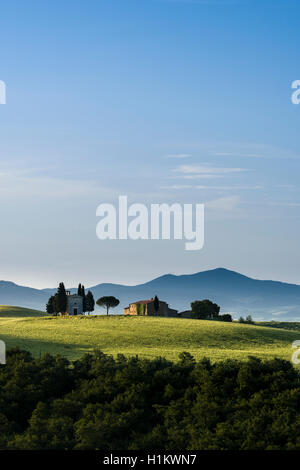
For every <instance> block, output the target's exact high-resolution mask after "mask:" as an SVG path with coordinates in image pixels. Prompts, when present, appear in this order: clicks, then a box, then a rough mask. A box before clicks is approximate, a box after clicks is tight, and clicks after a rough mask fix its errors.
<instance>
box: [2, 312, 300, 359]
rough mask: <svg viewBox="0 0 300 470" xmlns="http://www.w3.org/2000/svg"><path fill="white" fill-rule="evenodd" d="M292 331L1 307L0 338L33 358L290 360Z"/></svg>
mask: <svg viewBox="0 0 300 470" xmlns="http://www.w3.org/2000/svg"><path fill="white" fill-rule="evenodd" d="M298 326H299V325H298V324H295V327H294V329H284V328H283V327H281V328H278V327H277V328H274V327H268V326H256V325H245V324H239V323H222V322H214V321H204V320H189V319H175V318H155V317H123V316H108V317H106V316H90V317H88V316H85V317H48V316H46V315H45V314H43V313H42V312H38V311H36V310H28V309H21V308H18V307H7V306H0V339H2V340H3V341H5V342H6V344H7V348H8V349H9V348H11V347H14V346H19V347H20V348H24V349H26V350H29V351H31V352H32V353H33V354H34V355H36V356H38V355H40V354H42V353H44V352H49V353H51V354H62V355H64V356H66V357H67V358H68V359H76V358H78V357H80V356H81V355H82V354H83V353H86V352H90V351H93V349H95V348H98V349H101V350H102V351H103V352H105V353H107V354H113V355H116V354H118V353H122V354H125V355H136V354H138V355H139V356H140V357H147V358H153V357H157V356H164V357H167V358H168V359H172V360H175V361H176V360H177V358H178V354H179V353H180V352H181V351H188V352H190V353H191V354H193V355H194V356H195V357H196V358H201V357H203V356H206V357H209V358H210V359H211V360H213V361H215V360H221V359H224V358H228V357H230V358H237V359H247V357H248V356H249V355H255V356H259V357H261V358H271V357H275V356H276V357H281V358H285V359H288V360H289V359H290V358H291V354H292V348H291V344H292V342H293V341H294V340H297V339H300V331H299V328H298Z"/></svg>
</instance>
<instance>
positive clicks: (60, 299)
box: [55, 282, 67, 313]
mask: <svg viewBox="0 0 300 470" xmlns="http://www.w3.org/2000/svg"><path fill="white" fill-rule="evenodd" d="M55 297H56V302H55V305H56V307H55V311H56V312H57V313H65V312H66V311H67V294H66V289H65V286H64V283H63V282H60V284H59V286H58V289H57V294H56V296H55Z"/></svg>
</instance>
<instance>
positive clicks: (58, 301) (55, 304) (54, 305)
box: [46, 282, 120, 315]
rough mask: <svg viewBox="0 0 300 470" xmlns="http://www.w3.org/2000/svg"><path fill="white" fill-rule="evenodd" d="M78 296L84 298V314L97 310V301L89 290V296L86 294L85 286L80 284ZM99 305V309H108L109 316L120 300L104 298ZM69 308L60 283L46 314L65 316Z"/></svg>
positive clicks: (51, 298)
mask: <svg viewBox="0 0 300 470" xmlns="http://www.w3.org/2000/svg"><path fill="white" fill-rule="evenodd" d="M77 295H80V296H81V297H82V311H83V313H86V312H88V313H89V314H90V313H91V312H93V311H94V310H95V300H94V296H93V294H92V292H91V291H90V290H89V291H88V292H87V294H86V293H85V288H84V285H82V284H80V283H79V285H78V288H77ZM96 303H97V305H98V306H99V307H104V308H105V309H106V313H107V315H108V314H109V310H110V309H111V308H115V307H117V306H118V305H119V303H120V301H119V299H116V298H115V297H113V296H103V297H101V298H100V299H98V300H97V302H96ZM67 308H68V296H67V292H66V289H65V286H64V283H63V282H60V283H59V286H58V289H57V292H56V293H55V294H54V295H51V297H50V298H49V300H48V302H47V304H46V312H47V313H49V315H58V314H62V315H63V314H65V313H66V312H67Z"/></svg>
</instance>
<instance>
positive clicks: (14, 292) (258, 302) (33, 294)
mask: <svg viewBox="0 0 300 470" xmlns="http://www.w3.org/2000/svg"><path fill="white" fill-rule="evenodd" d="M90 289H91V291H92V292H93V294H94V297H95V298H99V297H101V296H103V295H114V296H116V297H117V298H119V299H120V307H119V309H118V310H117V309H116V311H115V313H122V312H123V308H124V307H126V306H127V305H128V304H129V302H134V301H137V300H141V299H145V298H151V297H153V296H154V295H158V297H159V298H161V299H162V300H165V301H167V302H168V303H169V304H170V307H172V308H175V309H177V310H179V311H180V310H186V309H188V308H189V306H190V302H191V301H193V300H196V299H204V298H209V299H211V300H213V301H214V302H216V303H218V304H219V305H220V306H221V311H222V312H223V313H224V312H230V313H232V314H233V316H234V317H235V318H238V317H239V316H240V315H248V314H251V315H252V317H253V318H254V319H256V320H272V319H273V320H278V321H297V320H300V286H299V285H295V284H288V283H284V282H277V281H268V280H267V281H264V280H258V279H252V278H250V277H247V276H244V275H242V274H239V273H237V272H235V271H230V270H227V269H224V268H218V269H213V270H209V271H202V272H198V273H195V274H187V275H179V276H175V275H172V274H167V275H164V276H161V277H158V278H156V279H153V280H152V281H149V282H146V283H143V284H139V285H136V286H126V285H120V284H108V283H103V284H98V285H95V286H92V287H90ZM71 290H72V291H75V289H71ZM55 291H56V289H41V290H39V289H33V288H29V287H24V286H18V285H17V284H14V283H12V282H6V281H0V303H1V304H6V305H19V306H24V307H27V308H33V309H37V310H43V309H45V304H46V302H47V300H48V298H49V296H50V295H51V294H52V293H54V292H55ZM98 313H100V312H99V310H98Z"/></svg>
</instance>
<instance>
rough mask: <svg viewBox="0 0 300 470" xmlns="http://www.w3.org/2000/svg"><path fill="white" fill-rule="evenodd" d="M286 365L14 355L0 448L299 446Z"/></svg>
mask: <svg viewBox="0 0 300 470" xmlns="http://www.w3.org/2000/svg"><path fill="white" fill-rule="evenodd" d="M299 436H300V374H299V372H298V371H297V370H296V369H295V368H294V367H293V366H292V364H291V363H290V362H288V361H285V360H282V359H272V360H268V361H261V360H260V359H257V358H254V357H250V358H248V360H247V361H244V362H241V361H236V360H232V359H227V360H225V361H223V362H217V363H214V364H212V363H210V361H209V360H208V359H202V360H200V361H198V362H196V361H195V359H194V358H193V357H192V356H191V355H190V354H189V353H186V352H183V353H181V354H180V357H179V361H178V362H176V363H173V362H170V361H168V360H166V359H163V358H158V359H155V360H148V359H139V358H126V357H125V356H123V355H118V356H117V357H116V358H113V357H112V356H108V355H105V354H103V353H102V352H100V351H95V353H94V354H86V355H85V356H83V357H82V358H81V359H80V360H77V361H75V362H73V363H69V362H68V361H67V360H66V359H65V358H62V357H59V356H56V357H53V356H50V355H48V354H47V355H44V356H43V357H41V358H38V359H35V358H33V357H32V356H31V355H30V353H29V352H27V351H22V350H19V349H13V350H10V351H9V352H8V357H7V364H6V365H1V366H0V448H1V449H101V450H125V449H133V450H135V449H142V450H164V449H166V450H176V449H180V450H191V449H193V450H197V449H199V450H201V449H230V450H234V449H258V450H261V449H297V450H299V449H300V437H299Z"/></svg>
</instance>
